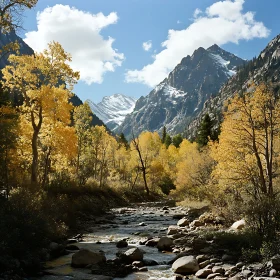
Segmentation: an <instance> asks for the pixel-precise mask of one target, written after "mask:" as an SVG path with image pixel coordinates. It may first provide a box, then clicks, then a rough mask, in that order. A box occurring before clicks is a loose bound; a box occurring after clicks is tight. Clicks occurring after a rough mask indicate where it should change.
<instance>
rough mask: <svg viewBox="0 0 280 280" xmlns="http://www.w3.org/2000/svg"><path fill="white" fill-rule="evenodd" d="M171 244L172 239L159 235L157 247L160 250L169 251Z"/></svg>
mask: <svg viewBox="0 0 280 280" xmlns="http://www.w3.org/2000/svg"><path fill="white" fill-rule="evenodd" d="M172 245H173V240H172V239H171V238H169V237H161V238H160V239H159V241H158V244H157V248H158V249H159V250H160V251H164V250H166V251H170V250H171V247H172Z"/></svg>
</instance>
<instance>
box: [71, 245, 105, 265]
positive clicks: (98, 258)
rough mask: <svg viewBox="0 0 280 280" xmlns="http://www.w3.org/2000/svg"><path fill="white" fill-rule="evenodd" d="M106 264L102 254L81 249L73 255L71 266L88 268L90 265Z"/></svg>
mask: <svg viewBox="0 0 280 280" xmlns="http://www.w3.org/2000/svg"><path fill="white" fill-rule="evenodd" d="M103 262H106V258H105V256H104V254H103V253H102V252H92V251H90V250H87V249H81V250H80V251H79V252H77V253H75V254H73V256H72V262H71V265H72V266H73V267H86V266H87V265H90V264H98V263H103Z"/></svg>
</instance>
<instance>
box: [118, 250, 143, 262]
mask: <svg viewBox="0 0 280 280" xmlns="http://www.w3.org/2000/svg"><path fill="white" fill-rule="evenodd" d="M143 256H144V255H143V252H142V251H141V250H140V249H138V248H131V249H129V250H127V251H125V252H124V253H121V254H120V258H121V259H122V260H123V261H125V262H130V263H132V262H134V261H142V260H143Z"/></svg>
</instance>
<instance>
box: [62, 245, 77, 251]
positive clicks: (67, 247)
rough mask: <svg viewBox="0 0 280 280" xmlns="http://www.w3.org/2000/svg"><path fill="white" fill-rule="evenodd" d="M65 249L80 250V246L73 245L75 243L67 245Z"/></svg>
mask: <svg viewBox="0 0 280 280" xmlns="http://www.w3.org/2000/svg"><path fill="white" fill-rule="evenodd" d="M65 249H66V250H69V251H79V250H80V248H79V247H78V246H76V245H73V244H70V245H67V246H66V248H65Z"/></svg>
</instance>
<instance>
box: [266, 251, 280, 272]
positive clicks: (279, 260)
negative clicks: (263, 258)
mask: <svg viewBox="0 0 280 280" xmlns="http://www.w3.org/2000/svg"><path fill="white" fill-rule="evenodd" d="M268 265H269V266H270V267H271V268H274V269H276V270H280V255H275V256H273V257H272V258H271V259H270V261H269V262H268Z"/></svg>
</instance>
